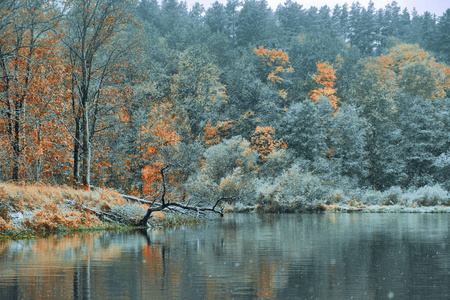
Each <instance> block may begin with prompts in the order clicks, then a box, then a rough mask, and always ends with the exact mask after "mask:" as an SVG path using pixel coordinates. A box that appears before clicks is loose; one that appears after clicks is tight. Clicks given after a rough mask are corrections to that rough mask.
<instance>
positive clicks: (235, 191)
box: [218, 167, 255, 202]
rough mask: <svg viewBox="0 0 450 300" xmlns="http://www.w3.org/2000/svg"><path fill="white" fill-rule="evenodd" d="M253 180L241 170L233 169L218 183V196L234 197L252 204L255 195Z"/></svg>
mask: <svg viewBox="0 0 450 300" xmlns="http://www.w3.org/2000/svg"><path fill="white" fill-rule="evenodd" d="M254 186H255V185H254V180H253V177H252V176H249V174H244V172H243V170H242V168H240V167H238V168H236V169H234V172H233V173H232V174H230V175H228V176H226V177H224V178H222V180H221V181H220V184H219V187H218V194H219V196H220V197H232V196H234V197H236V198H239V199H240V200H241V201H245V202H253V200H254V199H253V198H254V195H255V192H254Z"/></svg>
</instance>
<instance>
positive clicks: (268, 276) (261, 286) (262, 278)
mask: <svg viewBox="0 0 450 300" xmlns="http://www.w3.org/2000/svg"><path fill="white" fill-rule="evenodd" d="M274 273H275V266H274V265H273V264H268V263H266V262H265V261H263V262H262V265H261V269H260V274H259V278H258V279H259V280H258V289H257V293H258V299H273V298H274V296H275V293H274V286H273V279H274V278H273V275H274Z"/></svg>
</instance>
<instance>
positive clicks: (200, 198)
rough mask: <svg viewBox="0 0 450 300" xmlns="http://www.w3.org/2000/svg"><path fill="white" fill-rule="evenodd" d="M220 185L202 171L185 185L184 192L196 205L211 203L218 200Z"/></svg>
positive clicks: (191, 177)
mask: <svg viewBox="0 0 450 300" xmlns="http://www.w3.org/2000/svg"><path fill="white" fill-rule="evenodd" d="M218 186H219V185H218V184H217V183H215V182H214V181H213V180H212V179H211V178H209V177H208V175H207V174H206V173H205V172H202V171H201V170H200V171H198V172H197V173H195V174H194V175H192V176H190V177H189V179H188V180H187V182H186V183H185V184H184V190H185V192H186V194H187V195H188V197H189V198H190V199H195V201H196V203H209V202H211V201H213V200H214V199H215V198H217V195H218Z"/></svg>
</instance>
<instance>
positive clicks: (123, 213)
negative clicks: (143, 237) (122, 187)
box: [111, 203, 146, 225]
mask: <svg viewBox="0 0 450 300" xmlns="http://www.w3.org/2000/svg"><path fill="white" fill-rule="evenodd" d="M111 213H112V214H114V215H116V216H119V217H120V218H121V221H123V222H124V223H128V224H130V225H134V224H136V223H137V222H138V221H139V220H141V219H142V217H143V216H144V215H145V213H146V209H145V208H143V207H142V206H140V205H139V204H138V203H133V204H124V205H117V206H115V207H113V208H112V209H111Z"/></svg>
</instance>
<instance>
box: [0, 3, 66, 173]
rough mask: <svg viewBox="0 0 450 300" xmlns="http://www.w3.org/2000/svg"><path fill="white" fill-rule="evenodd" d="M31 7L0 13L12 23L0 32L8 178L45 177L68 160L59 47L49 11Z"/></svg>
mask: <svg viewBox="0 0 450 300" xmlns="http://www.w3.org/2000/svg"><path fill="white" fill-rule="evenodd" d="M33 5H35V6H33ZM33 5H31V4H30V6H31V7H28V6H24V7H23V9H22V11H21V12H20V14H16V15H14V13H13V12H8V11H2V13H3V14H4V16H6V15H11V20H12V22H11V23H9V24H8V25H7V26H5V27H4V28H3V29H4V30H3V31H2V33H1V34H0V41H1V49H0V59H1V64H0V65H1V67H0V73H1V75H0V77H1V79H0V92H1V93H2V95H3V97H2V99H0V110H2V111H4V112H5V113H4V114H2V115H1V117H0V142H1V143H2V145H4V146H5V147H6V150H7V154H8V155H6V156H4V157H1V159H2V161H0V165H8V167H9V168H10V169H9V170H6V169H5V171H7V172H8V173H10V174H11V177H12V179H13V180H18V179H21V178H24V179H31V180H37V181H39V180H45V179H46V178H49V177H51V176H54V175H57V174H60V173H62V172H64V171H66V170H67V168H68V164H69V156H68V154H69V152H68V151H69V149H70V146H71V145H70V138H69V136H68V134H67V132H66V131H65V129H64V126H62V124H64V122H65V121H64V120H65V118H66V113H67V105H66V103H67V98H68V96H69V94H68V93H67V91H66V89H65V88H64V87H65V86H64V85H65V83H66V79H67V72H66V69H65V65H64V63H63V61H62V59H61V57H62V56H63V55H62V53H63V50H62V49H61V47H60V45H59V44H58V43H57V36H56V35H55V34H54V33H53V31H52V29H53V28H55V27H56V25H55V23H54V22H53V18H54V15H53V11H52V10H51V9H49V8H46V7H41V6H40V5H39V4H33Z"/></svg>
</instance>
